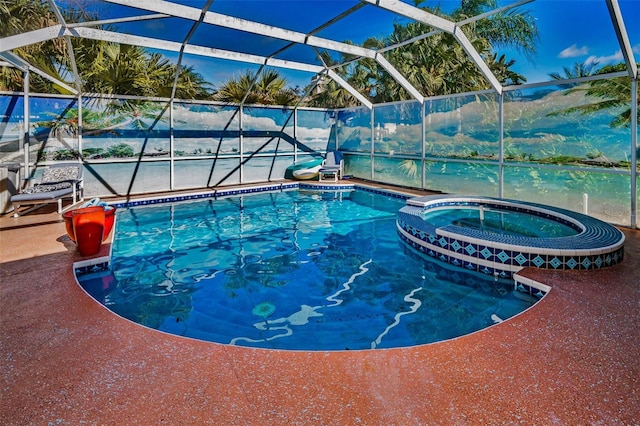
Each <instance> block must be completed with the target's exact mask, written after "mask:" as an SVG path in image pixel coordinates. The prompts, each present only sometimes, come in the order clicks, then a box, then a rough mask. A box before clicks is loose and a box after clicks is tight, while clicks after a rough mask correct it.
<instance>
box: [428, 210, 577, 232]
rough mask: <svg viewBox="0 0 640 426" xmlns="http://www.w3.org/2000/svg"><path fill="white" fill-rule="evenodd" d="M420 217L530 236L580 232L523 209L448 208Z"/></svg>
mask: <svg viewBox="0 0 640 426" xmlns="http://www.w3.org/2000/svg"><path fill="white" fill-rule="evenodd" d="M422 218H423V219H424V220H425V221H426V222H429V223H430V224H432V225H433V226H435V227H436V228H439V227H441V226H446V225H457V226H462V227H465V228H472V229H477V230H479V231H483V232H490V233H494V234H501V235H514V236H522V237H533V238H558V237H568V236H570V235H577V234H578V233H579V232H580V231H579V230H578V229H576V228H574V227H571V226H569V225H565V224H563V223H560V222H558V221H556V220H553V219H548V218H545V217H541V216H535V215H532V214H529V213H525V212H517V211H507V210H494V209H484V208H483V209H479V208H477V207H476V208H469V207H448V208H442V209H430V210H427V211H426V212H425V213H424V214H423V216H422Z"/></svg>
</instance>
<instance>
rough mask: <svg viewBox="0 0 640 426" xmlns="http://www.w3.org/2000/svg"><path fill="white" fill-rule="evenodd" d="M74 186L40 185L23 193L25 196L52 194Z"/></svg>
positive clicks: (62, 183) (58, 183) (64, 184)
mask: <svg viewBox="0 0 640 426" xmlns="http://www.w3.org/2000/svg"><path fill="white" fill-rule="evenodd" d="M72 187H73V184H72V183H71V182H55V183H40V184H37V185H34V186H32V187H31V188H26V189H25V190H24V191H22V193H23V194H37V193H43V192H51V191H58V190H60V189H66V188H72Z"/></svg>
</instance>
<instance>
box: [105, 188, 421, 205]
mask: <svg viewBox="0 0 640 426" xmlns="http://www.w3.org/2000/svg"><path fill="white" fill-rule="evenodd" d="M291 189H312V190H321V191H349V190H354V189H358V190H362V191H366V192H371V193H374V194H381V195H387V196H390V197H393V198H399V199H402V200H407V199H409V198H410V197H411V196H410V195H407V194H403V193H401V192H395V191H391V190H382V189H379V188H375V187H370V186H366V185H360V184H352V183H349V184H344V183H332V184H322V183H311V182H306V183H305V182H287V183H275V184H269V185H256V186H248V187H242V188H228V189H212V190H211V191H206V192H196V193H189V194H183V195H174V196H170V197H157V198H141V199H136V200H132V201H121V202H113V203H109V205H111V206H113V207H116V208H127V207H136V206H148V205H154V204H164V203H175V202H180V201H191V200H200V199H208V198H214V199H217V198H222V197H231V196H237V195H242V194H252V193H257V192H274V191H284V190H291Z"/></svg>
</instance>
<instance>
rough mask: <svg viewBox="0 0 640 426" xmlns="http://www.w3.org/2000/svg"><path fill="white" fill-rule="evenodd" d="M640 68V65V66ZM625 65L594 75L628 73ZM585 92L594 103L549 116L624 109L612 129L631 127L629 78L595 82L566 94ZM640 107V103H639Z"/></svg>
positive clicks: (603, 70)
mask: <svg viewBox="0 0 640 426" xmlns="http://www.w3.org/2000/svg"><path fill="white" fill-rule="evenodd" d="M638 65H639V66H640V64H638ZM626 69H627V67H626V64H625V63H620V64H617V65H606V66H604V67H602V68H600V69H598V70H597V71H596V72H594V74H608V73H614V72H620V71H626ZM578 91H583V92H584V94H585V95H586V96H587V97H591V98H592V99H595V101H594V102H592V103H589V104H585V105H578V106H575V107H571V108H567V109H564V110H562V111H557V112H554V113H551V114H549V115H550V116H554V115H566V114H572V113H581V114H591V113H597V112H600V111H604V110H607V109H609V108H624V110H623V111H622V112H621V113H620V114H618V115H617V116H616V117H615V118H614V119H613V120H612V121H611V122H610V123H609V125H610V126H611V127H630V126H631V79H630V78H628V77H619V78H607V79H603V80H593V81H590V82H588V83H587V84H584V85H580V86H577V87H574V88H571V89H569V90H568V91H567V92H566V93H573V92H578ZM639 105H640V102H639ZM638 119H640V108H638Z"/></svg>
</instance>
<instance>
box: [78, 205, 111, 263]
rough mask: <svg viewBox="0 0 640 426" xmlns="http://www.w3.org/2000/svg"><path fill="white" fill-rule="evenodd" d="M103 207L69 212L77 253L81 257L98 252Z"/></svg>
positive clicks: (101, 234) (102, 222)
mask: <svg viewBox="0 0 640 426" xmlns="http://www.w3.org/2000/svg"><path fill="white" fill-rule="evenodd" d="M104 217H105V215H104V207H102V206H95V207H84V208H81V209H77V210H73V211H72V212H71V219H72V220H71V221H72V223H73V233H74V234H75V235H74V236H75V238H76V244H77V245H78V251H79V252H80V254H81V255H83V256H92V255H94V254H98V253H99V252H100V246H101V245H102V236H103V233H104Z"/></svg>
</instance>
